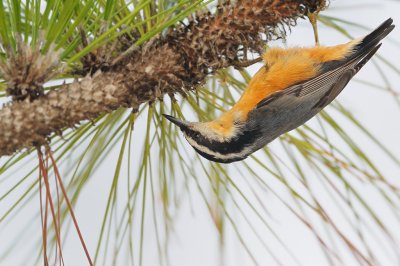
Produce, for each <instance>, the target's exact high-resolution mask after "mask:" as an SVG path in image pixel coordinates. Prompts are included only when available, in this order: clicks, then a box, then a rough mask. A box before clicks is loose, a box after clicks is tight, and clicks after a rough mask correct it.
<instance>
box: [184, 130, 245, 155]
mask: <svg viewBox="0 0 400 266" xmlns="http://www.w3.org/2000/svg"><path fill="white" fill-rule="evenodd" d="M185 138H186V140H187V141H188V142H189V144H190V145H192V146H193V147H195V148H196V149H198V150H199V151H201V152H204V153H206V154H208V155H211V156H214V157H215V158H217V159H221V160H231V159H234V158H235V159H242V158H246V157H247V156H248V155H249V154H250V153H252V150H251V148H250V147H244V148H243V150H242V151H241V152H239V153H229V154H221V153H219V152H214V151H212V150H210V149H209V148H207V147H205V146H202V145H200V144H198V143H197V142H196V141H195V140H194V139H192V138H190V137H188V136H186V135H185ZM227 144H228V143H227Z"/></svg>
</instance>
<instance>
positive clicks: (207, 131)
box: [191, 123, 240, 142]
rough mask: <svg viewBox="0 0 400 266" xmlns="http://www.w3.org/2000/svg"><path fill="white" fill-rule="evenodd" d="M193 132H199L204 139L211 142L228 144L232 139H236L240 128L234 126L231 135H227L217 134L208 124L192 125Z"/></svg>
mask: <svg viewBox="0 0 400 266" xmlns="http://www.w3.org/2000/svg"><path fill="white" fill-rule="evenodd" d="M191 129H192V130H194V131H197V132H199V133H200V134H201V135H202V136H203V137H204V138H206V139H208V140H211V141H213V140H214V141H218V142H226V141H229V140H230V139H232V138H234V137H236V135H237V134H238V132H239V131H240V128H239V127H238V126H234V127H233V128H232V130H231V132H230V134H228V135H225V134H221V133H219V132H216V131H215V130H214V129H212V128H210V127H209V126H208V125H207V123H195V124H192V128H191Z"/></svg>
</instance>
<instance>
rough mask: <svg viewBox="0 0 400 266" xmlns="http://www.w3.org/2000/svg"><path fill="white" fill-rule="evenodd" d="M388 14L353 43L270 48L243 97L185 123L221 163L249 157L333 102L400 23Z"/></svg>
mask: <svg viewBox="0 0 400 266" xmlns="http://www.w3.org/2000/svg"><path fill="white" fill-rule="evenodd" d="M392 23H393V20H392V19H388V20H386V21H385V22H384V23H383V24H382V25H380V26H379V27H378V28H377V29H376V30H374V31H373V32H372V33H370V34H368V35H367V36H365V37H363V38H359V39H355V40H353V41H351V42H349V43H346V44H341V45H336V46H330V47H321V46H317V47H312V48H289V49H281V48H270V49H268V50H267V51H266V52H265V53H264V54H263V59H264V61H265V66H264V67H262V68H261V69H260V70H259V71H258V72H257V73H256V74H255V76H254V77H253V78H252V79H251V81H250V83H249V84H248V86H247V88H246V90H245V91H244V93H243V95H242V96H241V98H240V99H239V101H238V102H237V103H236V104H235V105H234V106H233V107H232V108H231V109H230V110H229V111H227V112H225V113H223V114H222V115H221V116H220V117H219V118H217V119H215V120H213V121H211V122H204V123H203V122H186V121H181V120H179V119H177V118H175V117H172V116H169V115H165V117H166V118H167V119H168V120H170V121H171V122H172V123H174V124H176V125H177V126H179V128H180V129H181V130H182V132H183V133H184V135H185V137H186V139H187V141H188V142H189V144H190V145H192V146H193V148H194V149H195V150H196V151H197V152H198V153H199V154H201V155H202V156H203V157H205V158H207V159H209V160H211V161H215V162H221V163H230V162H234V161H239V160H243V159H245V158H246V157H247V156H248V155H250V154H251V153H253V152H255V151H257V150H258V149H260V148H262V147H264V146H265V145H266V144H267V143H269V142H271V141H272V140H274V139H275V138H277V137H278V136H280V135H282V134H284V133H286V132H288V131H290V130H292V129H295V128H296V127H298V126H300V125H302V124H303V123H305V122H306V121H307V120H309V119H310V118H312V117H313V116H315V115H316V114H317V113H318V112H320V111H321V110H322V109H323V108H324V107H325V106H327V105H328V104H329V103H330V102H332V101H333V100H334V99H335V98H336V97H337V96H338V95H339V93H340V92H341V91H342V90H343V89H344V87H345V86H346V85H347V83H348V82H349V81H350V80H351V78H352V77H353V76H354V75H355V74H356V73H357V72H358V71H359V70H360V69H361V68H362V67H363V66H364V65H365V63H367V62H368V60H370V59H371V57H372V56H373V55H374V54H375V52H376V51H377V50H378V49H379V47H380V46H381V43H380V41H381V40H382V39H383V38H385V37H386V36H387V35H388V34H389V33H390V32H391V31H392V30H393V28H394V25H392Z"/></svg>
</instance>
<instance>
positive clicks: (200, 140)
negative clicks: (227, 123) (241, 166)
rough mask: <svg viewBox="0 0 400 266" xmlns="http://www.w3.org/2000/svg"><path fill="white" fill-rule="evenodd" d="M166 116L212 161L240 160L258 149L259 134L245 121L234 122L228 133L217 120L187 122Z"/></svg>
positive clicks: (195, 147) (228, 161)
mask: <svg viewBox="0 0 400 266" xmlns="http://www.w3.org/2000/svg"><path fill="white" fill-rule="evenodd" d="M164 117H165V118H167V119H168V120H169V121H171V122H172V123H174V124H175V125H177V126H178V127H179V128H180V129H181V131H182V132H183V134H184V135H185V138H186V140H187V141H188V142H189V144H190V145H191V146H192V147H193V148H194V149H195V150H196V151H197V152H198V153H199V154H200V155H201V156H203V157H204V158H206V159H208V160H210V161H214V162H220V163H231V162H235V161H240V160H243V159H245V158H246V157H247V156H248V155H249V154H251V153H252V152H254V151H255V150H256V149H255V146H254V144H255V142H256V140H257V138H258V135H257V134H256V132H255V131H254V130H249V129H248V128H247V127H246V124H245V123H243V122H239V121H235V122H233V123H232V128H230V129H229V130H227V131H228V133H227V132H223V131H221V130H218V128H216V127H215V125H214V124H213V123H215V122H205V123H201V122H187V121H182V120H180V119H178V118H175V117H173V116H170V115H164ZM257 149H258V148H257Z"/></svg>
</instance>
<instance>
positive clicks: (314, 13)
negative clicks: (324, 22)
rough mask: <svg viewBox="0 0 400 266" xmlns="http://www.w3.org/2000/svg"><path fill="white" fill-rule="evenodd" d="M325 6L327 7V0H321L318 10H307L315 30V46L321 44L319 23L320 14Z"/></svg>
mask: <svg viewBox="0 0 400 266" xmlns="http://www.w3.org/2000/svg"><path fill="white" fill-rule="evenodd" d="M325 7H326V0H320V3H319V5H318V7H317V9H316V10H309V11H308V12H307V17H308V19H309V20H310V23H311V25H312V28H313V31H314V38H315V46H319V36H318V24H317V22H318V21H317V18H318V14H319V12H320V11H321V10H323V9H324V8H325Z"/></svg>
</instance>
